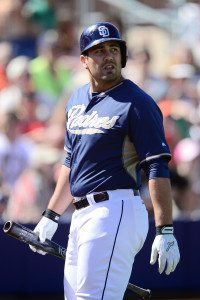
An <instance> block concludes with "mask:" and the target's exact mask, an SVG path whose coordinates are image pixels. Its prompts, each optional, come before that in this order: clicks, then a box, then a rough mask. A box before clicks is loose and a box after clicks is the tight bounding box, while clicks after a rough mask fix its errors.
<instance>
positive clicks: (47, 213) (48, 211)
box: [42, 209, 60, 223]
mask: <svg viewBox="0 0 200 300" xmlns="http://www.w3.org/2000/svg"><path fill="white" fill-rule="evenodd" d="M42 215H43V216H44V217H46V218H48V219H50V220H52V221H54V222H56V223H58V221H59V218H60V215H59V214H57V213H56V212H55V211H53V210H51V209H46V210H45V211H44V212H43V214H42Z"/></svg>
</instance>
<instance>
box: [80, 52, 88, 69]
mask: <svg viewBox="0 0 200 300" xmlns="http://www.w3.org/2000/svg"><path fill="white" fill-rule="evenodd" d="M81 62H82V64H83V67H84V68H85V69H88V65H87V56H86V55H83V54H82V55H81Z"/></svg>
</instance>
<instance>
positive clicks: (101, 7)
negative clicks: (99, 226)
mask: <svg viewBox="0 0 200 300" xmlns="http://www.w3.org/2000/svg"><path fill="white" fill-rule="evenodd" d="M97 21H108V22H112V23H113V24H115V25H116V26H117V27H118V29H119V30H120V32H121V35H122V38H123V39H125V40H126V41H127V46H128V56H129V59H128V62H127V66H126V68H125V69H123V75H124V77H126V78H129V79H131V80H132V81H134V82H135V83H136V84H138V85H139V86H140V87H141V88H142V89H144V90H145V91H146V92H147V93H148V94H150V95H151V96H152V97H153V99H154V100H155V102H156V103H157V104H158V106H159V107H160V109H161V111H162V113H163V122H164V127H165V133H166V139H167V142H168V144H169V146H170V149H171V153H172V160H171V162H170V164H169V166H170V173H171V184H172V192H173V206H174V210H173V217H174V222H175V230H176V236H177V239H178V240H179V242H180V251H181V253H182V258H183V259H182V261H181V263H180V266H178V267H177V271H176V272H175V273H174V274H173V275H170V276H171V279H170V278H169V277H166V276H165V278H164V276H162V279H159V278H157V276H158V275H157V273H156V272H157V270H156V272H155V273H153V272H154V271H155V270H154V269H155V268H153V267H149V258H148V261H147V263H146V264H148V268H149V269H147V272H146V275H147V276H146V277H145V276H144V273H143V272H144V270H143V269H141V268H140V266H141V262H142V261H143V256H145V257H146V256H150V247H151V243H152V240H151V235H152V236H153V234H154V232H153V230H154V224H153V209H152V204H151V201H150V197H149V192H148V187H147V181H146V178H145V176H144V175H143V178H142V182H143V185H142V188H141V195H142V198H143V199H144V201H145V204H146V206H147V209H148V212H149V218H150V225H151V226H150V236H149V240H147V244H146V246H144V248H145V249H146V250H144V251H146V252H145V253H144V254H143V256H142V253H141V256H138V261H139V263H138V265H137V264H136V267H135V270H136V271H134V268H133V277H131V280H132V281H134V282H136V283H138V284H140V285H141V286H142V285H144V284H145V285H148V286H146V287H147V288H152V289H153V290H154V291H155V293H154V295H155V297H157V299H161V298H164V297H165V296H166V297H169V298H175V297H176V298H180V297H182V298H183V297H185V298H186V297H187V299H189V297H190V298H191V297H196V298H197V297H198V296H199V295H200V279H199V274H198V270H197V266H199V265H200V260H199V253H198V250H200V242H199V239H198V236H199V232H200V1H185V0H143V1H136V0H104V1H103V0H0V223H1V227H2V228H3V224H4V223H5V222H6V221H7V220H13V221H16V222H19V223H23V224H26V225H27V226H30V227H31V228H34V226H35V224H36V223H37V222H38V221H39V220H40V218H41V214H42V212H43V211H44V209H45V208H46V205H47V203H48V201H49V198H50V196H51V194H52V192H53V190H54V187H55V183H56V180H57V178H58V174H59V171H60V166H61V164H62V161H63V160H64V158H65V153H64V150H63V146H64V138H65V105H66V103H67V101H68V100H69V97H70V96H71V94H72V93H73V91H74V90H75V89H76V88H77V87H79V86H80V85H82V84H85V83H87V82H88V77H87V72H86V71H85V70H84V69H83V68H82V66H81V63H80V57H79V55H80V51H79V37H80V34H81V32H82V30H83V29H84V28H85V27H86V26H88V25H90V24H91V23H94V22H97ZM141 138H142V137H141ZM72 212H73V207H72V206H70V207H69V208H68V210H67V211H66V212H65V213H64V214H63V216H62V217H61V225H60V228H61V229H60V230H61V231H60V233H59V232H58V236H57V239H58V240H59V242H61V243H62V244H63V245H64V246H66V244H67V232H68V227H69V223H70V220H71V214H72ZM151 229H152V231H151ZM0 238H1V252H0V253H1V257H0V266H2V270H3V271H2V272H1V275H0V278H1V280H0V299H1V300H5V299H9V300H12V299H13V300H15V299H19V300H21V299H32V298H31V297H33V299H40V298H39V297H42V298H41V299H46V298H45V297H47V299H51V295H53V296H52V297H53V298H52V299H63V296H62V294H63V291H62V272H63V270H62V264H63V262H58V263H56V262H57V259H56V258H52V257H48V258H43V260H42V259H41V257H38V256H37V255H35V256H34V254H33V253H31V251H29V249H28V247H27V246H26V245H24V244H23V245H21V244H20V242H18V241H16V240H12V239H11V238H10V237H7V236H5V234H4V233H3V231H2V230H1V234H0ZM139 255H140V254H139ZM136 261H137V258H136ZM16 262H17V265H16ZM33 264H35V266H33ZM57 264H58V265H59V267H58V269H57V268H56V265H57ZM48 265H50V266H51V270H52V269H53V268H54V269H53V273H52V274H51V275H50V273H49V271H48ZM28 266H29V267H28ZM36 266H37V268H36ZM195 268H196V269H195ZM41 270H43V271H44V270H46V273H42V274H43V277H42V279H41V278H40V277H39V273H40V272H41ZM57 272H58V273H59V280H58V277H57V278H56V280H54V279H55V278H54V276H55V277H56V276H57V275H56V274H57ZM155 274H156V275H155ZM50 276H51V279H49V277H50ZM144 277H145V278H144ZM147 277H148V278H147ZM8 278H9V283H8ZM36 278H39V279H38V280H36ZM53 278H54V279H53ZM154 279H155V280H154ZM34 280H36V281H37V285H35V283H34ZM159 280H160V281H159ZM38 286H39V287H40V288H38ZM42 287H44V288H42ZM48 293H49V295H48V296H45V295H46V294H48ZM33 294H34V296H32V295H33ZM41 294H43V296H41ZM126 298H127V299H135V296H134V295H130V294H129V293H127V295H126ZM182 298H181V299H182ZM199 299H200V297H199ZM106 300H109V299H106Z"/></svg>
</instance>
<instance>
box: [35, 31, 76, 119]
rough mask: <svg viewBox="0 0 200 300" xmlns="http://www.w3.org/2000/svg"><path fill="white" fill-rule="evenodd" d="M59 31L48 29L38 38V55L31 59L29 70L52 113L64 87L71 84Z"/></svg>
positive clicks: (36, 91) (41, 96) (37, 90)
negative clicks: (60, 45) (61, 54)
mask: <svg viewBox="0 0 200 300" xmlns="http://www.w3.org/2000/svg"><path fill="white" fill-rule="evenodd" d="M58 38H59V36H58V33H57V31H55V30H48V31H46V32H44V33H43V34H42V35H41V36H40V37H39V38H38V44H37V53H38V56H37V57H36V58H35V59H33V60H31V62H30V65H29V72H30V76H31V80H32V82H33V87H34V90H35V93H36V95H37V98H38V100H39V101H41V102H43V103H44V104H45V105H46V107H47V108H48V109H49V114H51V112H52V109H53V108H54V107H55V105H56V103H57V102H58V100H59V97H60V95H61V93H62V92H63V90H64V89H66V88H67V86H68V85H69V84H70V75H71V73H70V69H69V67H68V65H67V63H66V61H64V60H63V59H62V58H61V56H60V48H59V45H58Z"/></svg>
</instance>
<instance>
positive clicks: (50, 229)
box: [29, 217, 58, 255]
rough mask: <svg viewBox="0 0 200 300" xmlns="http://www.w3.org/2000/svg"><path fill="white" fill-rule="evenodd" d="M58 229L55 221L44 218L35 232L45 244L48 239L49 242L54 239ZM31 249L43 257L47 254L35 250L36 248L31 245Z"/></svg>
mask: <svg viewBox="0 0 200 300" xmlns="http://www.w3.org/2000/svg"><path fill="white" fill-rule="evenodd" d="M57 228H58V223H57V222H54V221H53V220H51V219H49V218H46V217H42V219H41V220H40V222H39V223H38V224H37V226H36V227H35V229H34V230H33V231H34V232H35V233H37V234H38V237H39V239H40V241H41V243H44V242H45V240H46V239H49V240H51V239H52V237H53V235H54V233H55V232H56V230H57ZM29 247H30V248H31V250H32V251H34V252H38V253H40V254H42V255H45V254H46V252H45V251H42V250H39V249H37V248H35V247H34V246H31V245H30V246H29Z"/></svg>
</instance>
